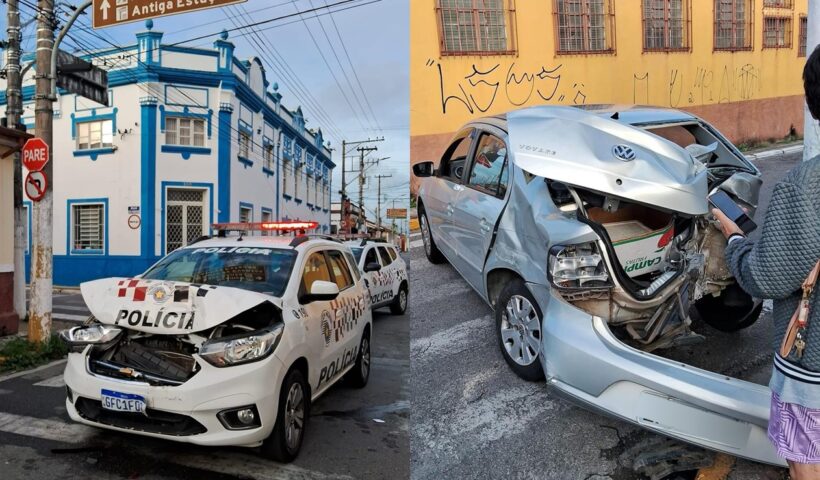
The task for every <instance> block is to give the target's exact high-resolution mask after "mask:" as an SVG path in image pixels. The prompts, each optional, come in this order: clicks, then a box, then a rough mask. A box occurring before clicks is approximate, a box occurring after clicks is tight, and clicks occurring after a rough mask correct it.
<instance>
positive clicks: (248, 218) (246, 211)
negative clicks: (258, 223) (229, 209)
mask: <svg viewBox="0 0 820 480" xmlns="http://www.w3.org/2000/svg"><path fill="white" fill-rule="evenodd" d="M252 221H253V209H251V208H250V207H242V206H240V207H239V223H250V222H252Z"/></svg>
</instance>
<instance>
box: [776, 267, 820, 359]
mask: <svg viewBox="0 0 820 480" xmlns="http://www.w3.org/2000/svg"><path fill="white" fill-rule="evenodd" d="M818 275H820V260H818V262H817V263H816V264H815V265H814V268H813V269H812V270H811V272H809V276H808V277H806V280H805V281H804V282H803V298H801V299H800V303H798V304H797V310H795V311H794V314H793V315H792V318H791V320H789V326H788V327H786V336H784V337H783V343H781V344H780V356H781V357H783V358H786V357H788V356H789V354H791V352H792V350H795V351H796V353H797V358H801V357H802V356H803V350H805V349H806V327H808V325H809V299H810V297H811V292H812V290H813V289H814V285H815V284H816V283H817V277H818Z"/></svg>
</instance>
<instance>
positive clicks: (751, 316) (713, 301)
mask: <svg viewBox="0 0 820 480" xmlns="http://www.w3.org/2000/svg"><path fill="white" fill-rule="evenodd" d="M695 309H696V310H697V312H698V315H699V316H700V318H701V319H702V320H703V321H704V322H706V324H707V325H709V326H710V327H712V328H714V329H715V330H720V331H721V332H729V333H731V332H737V331H740V330H743V329H744V328H748V327H751V326H752V325H754V323H755V322H756V321H757V319H758V317H760V312H761V311H762V310H763V302H759V301H757V302H756V301H755V300H754V299H753V298H752V297H751V296H749V294H747V293H746V292H744V291H743V290H742V289H741V288H740V286H739V285H738V284H736V283H734V284H732V285H729V286H728V287H726V288H725V289H724V290H723V292H721V295H720V296H718V297H713V296H712V295H705V296H703V297H702V298H700V299H699V300H698V301H697V302H695Z"/></svg>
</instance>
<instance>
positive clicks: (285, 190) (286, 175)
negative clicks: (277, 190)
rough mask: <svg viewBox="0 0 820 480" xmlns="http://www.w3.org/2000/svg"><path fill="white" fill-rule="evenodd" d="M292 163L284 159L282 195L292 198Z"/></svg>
mask: <svg viewBox="0 0 820 480" xmlns="http://www.w3.org/2000/svg"><path fill="white" fill-rule="evenodd" d="M291 168H293V167H292V166H291V161H290V160H288V159H287V158H283V159H282V195H284V196H286V197H290V196H291V191H290V182H291V181H292V180H291V171H290V170H291Z"/></svg>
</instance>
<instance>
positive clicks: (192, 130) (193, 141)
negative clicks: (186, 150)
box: [165, 117, 205, 147]
mask: <svg viewBox="0 0 820 480" xmlns="http://www.w3.org/2000/svg"><path fill="white" fill-rule="evenodd" d="M165 143H166V144H168V145H182V146H186V147H204V146H205V120H204V119H202V118H191V117H168V118H166V119H165Z"/></svg>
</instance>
